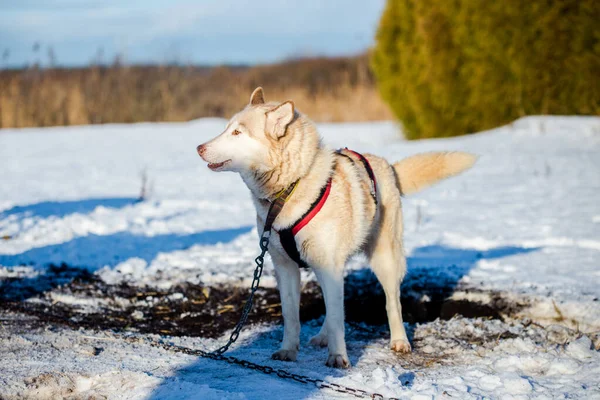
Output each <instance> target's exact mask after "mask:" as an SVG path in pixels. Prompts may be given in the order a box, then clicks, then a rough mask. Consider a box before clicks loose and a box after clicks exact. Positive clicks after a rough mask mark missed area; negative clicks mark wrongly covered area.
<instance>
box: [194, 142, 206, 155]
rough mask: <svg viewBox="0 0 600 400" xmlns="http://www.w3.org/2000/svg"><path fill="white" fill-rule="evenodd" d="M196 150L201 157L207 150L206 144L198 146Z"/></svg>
mask: <svg viewBox="0 0 600 400" xmlns="http://www.w3.org/2000/svg"><path fill="white" fill-rule="evenodd" d="M196 151H197V152H198V155H199V156H200V157H202V155H203V154H204V152H205V151H206V146H204V145H203V144H201V145H199V146H198V147H196Z"/></svg>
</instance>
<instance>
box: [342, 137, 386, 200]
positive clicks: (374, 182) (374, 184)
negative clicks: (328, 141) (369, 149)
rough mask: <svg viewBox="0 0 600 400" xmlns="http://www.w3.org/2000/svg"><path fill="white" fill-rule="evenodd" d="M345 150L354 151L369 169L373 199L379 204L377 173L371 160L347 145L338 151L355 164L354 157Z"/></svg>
mask: <svg viewBox="0 0 600 400" xmlns="http://www.w3.org/2000/svg"><path fill="white" fill-rule="evenodd" d="M344 150H346V151H349V152H350V153H352V154H354V155H355V156H356V157H358V159H359V160H360V161H361V163H362V165H363V166H364V167H365V170H366V171H367V175H369V179H370V180H371V197H373V201H375V205H377V179H375V173H374V172H373V168H372V167H371V163H369V160H367V158H366V157H365V156H363V155H362V154H360V153H358V152H356V151H354V150H350V149H349V148H347V147H345V148H343V149H339V150H337V151H336V153H337V154H339V155H341V156H344V157H346V158H347V159H348V160H350V161H351V162H352V163H353V164H354V159H353V158H352V157H350V156H349V155H347V154H344V153H343V151H344Z"/></svg>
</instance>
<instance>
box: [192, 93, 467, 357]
mask: <svg viewBox="0 0 600 400" xmlns="http://www.w3.org/2000/svg"><path fill="white" fill-rule="evenodd" d="M198 153H199V154H200V156H201V157H202V158H203V159H204V160H205V161H207V162H208V163H209V167H210V168H211V169H213V170H216V171H225V170H228V171H235V172H238V173H240V175H241V177H242V179H243V180H244V182H245V183H246V185H247V186H248V188H249V189H250V191H251V193H252V199H253V201H254V204H255V206H256V212H257V226H258V229H259V230H261V229H262V227H263V225H264V222H265V218H266V215H267V211H268V209H269V205H270V200H272V199H273V198H274V196H275V194H276V193H278V192H279V191H281V190H282V189H285V188H287V187H288V186H289V185H290V184H292V183H293V182H295V181H297V180H299V183H298V185H297V188H296V190H295V191H294V193H293V195H292V196H291V197H290V199H289V200H288V201H287V202H286V203H285V205H284V207H283V209H282V211H281V213H280V214H279V216H278V217H277V219H276V220H275V223H274V225H273V227H274V229H275V230H276V231H278V230H280V229H284V228H287V227H289V226H291V225H292V224H293V223H294V222H295V221H297V220H298V219H299V218H300V217H301V216H302V215H303V214H304V213H305V212H306V211H307V210H308V208H309V207H310V205H311V204H312V203H313V202H314V201H315V200H316V198H317V197H318V196H319V193H320V191H321V189H322V188H323V186H324V185H325V184H326V183H327V181H328V179H329V177H330V176H332V177H333V180H332V187H331V194H330V195H329V198H328V199H327V202H326V203H325V205H324V206H323V208H322V209H321V211H320V212H319V213H318V214H317V215H316V216H315V217H314V218H313V219H312V220H311V221H310V223H309V224H308V225H306V226H305V227H304V228H303V229H302V230H300V232H298V234H297V235H296V236H295V240H296V245H297V247H298V250H299V251H300V254H301V256H302V258H303V260H305V261H306V262H307V263H308V264H309V265H310V266H311V268H312V269H313V270H314V272H315V275H316V276H317V279H318V280H319V283H320V285H321V288H322V290H323V296H324V299H325V305H326V309H327V315H326V317H325V322H324V324H323V327H322V328H321V331H320V332H319V334H318V335H316V336H315V337H313V338H312V339H311V341H310V342H311V344H314V345H318V346H328V348H329V356H328V359H327V362H326V364H327V365H329V366H332V367H339V368H347V367H349V366H350V362H349V360H348V355H347V353H346V343H345V340H344V304H343V302H344V279H343V271H344V265H345V264H346V261H347V260H348V258H349V257H350V256H351V255H353V254H355V253H357V252H364V253H365V254H366V255H367V256H368V257H369V261H370V264H371V268H372V269H373V271H374V272H375V275H376V276H377V278H378V279H379V282H380V283H381V285H382V286H383V289H384V291H385V295H386V301H387V304H386V309H387V314H388V322H389V326H390V331H391V341H390V347H391V348H392V350H394V351H398V352H403V353H404V352H409V351H410V344H409V342H408V339H407V337H406V332H405V331H404V326H403V322H402V308H401V305H400V283H401V281H402V279H403V277H404V274H405V272H406V261H405V257H404V248H403V244H402V231H403V228H402V206H401V194H409V193H414V192H416V191H419V190H421V189H422V188H424V187H427V186H429V185H431V184H433V183H435V182H437V181H439V180H441V179H444V178H446V177H449V176H452V175H456V174H458V173H460V172H462V171H464V170H466V169H468V168H470V167H471V166H472V165H473V164H474V162H475V160H476V158H475V156H473V155H471V154H467V153H461V152H452V153H444V152H441V153H425V154H418V155H415V156H412V157H409V158H407V159H405V160H402V161H400V162H397V163H395V164H394V165H393V166H391V165H390V164H389V163H388V162H387V161H386V160H384V159H383V158H380V157H377V156H375V155H372V154H365V157H367V159H368V160H369V162H370V164H371V166H372V168H373V171H374V173H375V176H376V179H377V197H378V205H376V204H375V202H374V201H373V198H372V197H371V194H370V184H371V183H370V180H369V177H368V174H367V172H366V170H365V168H364V167H363V165H362V163H360V162H359V161H358V160H355V161H356V162H354V163H353V162H351V161H350V160H349V159H348V158H347V157H343V156H340V155H336V154H335V152H333V151H332V150H330V149H328V148H327V147H325V146H324V145H323V143H322V142H321V138H320V136H319V134H318V133H317V130H316V127H315V125H314V124H313V122H311V121H310V120H309V119H308V118H307V117H305V116H304V115H302V114H300V113H298V112H297V111H296V110H295V108H294V104H293V103H292V102H290V101H288V102H285V103H281V104H278V103H265V101H264V95H263V91H262V89H261V88H257V89H256V90H255V91H254V92H253V93H252V96H251V98H250V103H249V104H248V106H247V107H246V108H244V109H243V110H242V111H241V112H239V113H238V114H236V115H235V116H234V117H233V118H232V119H231V120H230V121H229V123H228V125H227V127H226V128H225V131H224V132H223V133H222V134H220V135H219V136H217V137H216V138H214V139H212V140H211V141H209V142H207V143H205V144H202V145H200V146H198ZM269 252H270V254H271V257H272V259H273V264H274V265H275V275H276V278H277V284H278V287H279V291H280V295H281V305H282V312H283V318H284V334H283V342H282V344H281V349H280V350H278V351H277V352H275V353H274V354H273V358H275V359H279V360H288V361H293V360H296V357H297V353H298V349H299V345H300V339H299V336H300V318H299V308H300V270H299V268H298V265H297V264H296V263H294V262H293V261H292V260H291V259H290V258H289V257H288V256H287V254H286V252H285V251H284V250H283V248H282V246H281V243H280V241H279V236H278V235H277V234H276V233H273V234H272V235H271V243H270V248H269Z"/></svg>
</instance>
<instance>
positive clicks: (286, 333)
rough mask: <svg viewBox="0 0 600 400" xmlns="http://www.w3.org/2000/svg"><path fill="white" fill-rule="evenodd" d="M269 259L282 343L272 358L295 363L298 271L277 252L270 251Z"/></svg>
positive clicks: (297, 341)
mask: <svg viewBox="0 0 600 400" xmlns="http://www.w3.org/2000/svg"><path fill="white" fill-rule="evenodd" d="M271 258H272V259H273V264H274V266H275V278H276V279H277V287H278V288H279V295H280V297H281V312H282V314H283V341H282V342H281V349H279V350H278V351H276V352H275V353H273V355H272V358H273V359H274V360H283V361H296V358H297V356H298V348H299V345H300V269H299V268H298V265H296V263H295V262H293V261H292V260H290V259H289V258H288V257H286V256H284V255H281V254H279V253H278V252H277V251H271Z"/></svg>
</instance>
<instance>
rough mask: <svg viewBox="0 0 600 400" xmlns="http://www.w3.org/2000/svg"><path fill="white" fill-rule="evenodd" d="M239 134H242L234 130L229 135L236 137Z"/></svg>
mask: <svg viewBox="0 0 600 400" xmlns="http://www.w3.org/2000/svg"><path fill="white" fill-rule="evenodd" d="M240 133H242V132H240V131H238V130H237V129H235V130H234V131H233V132H231V134H232V135H233V136H237V135H239V134H240Z"/></svg>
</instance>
